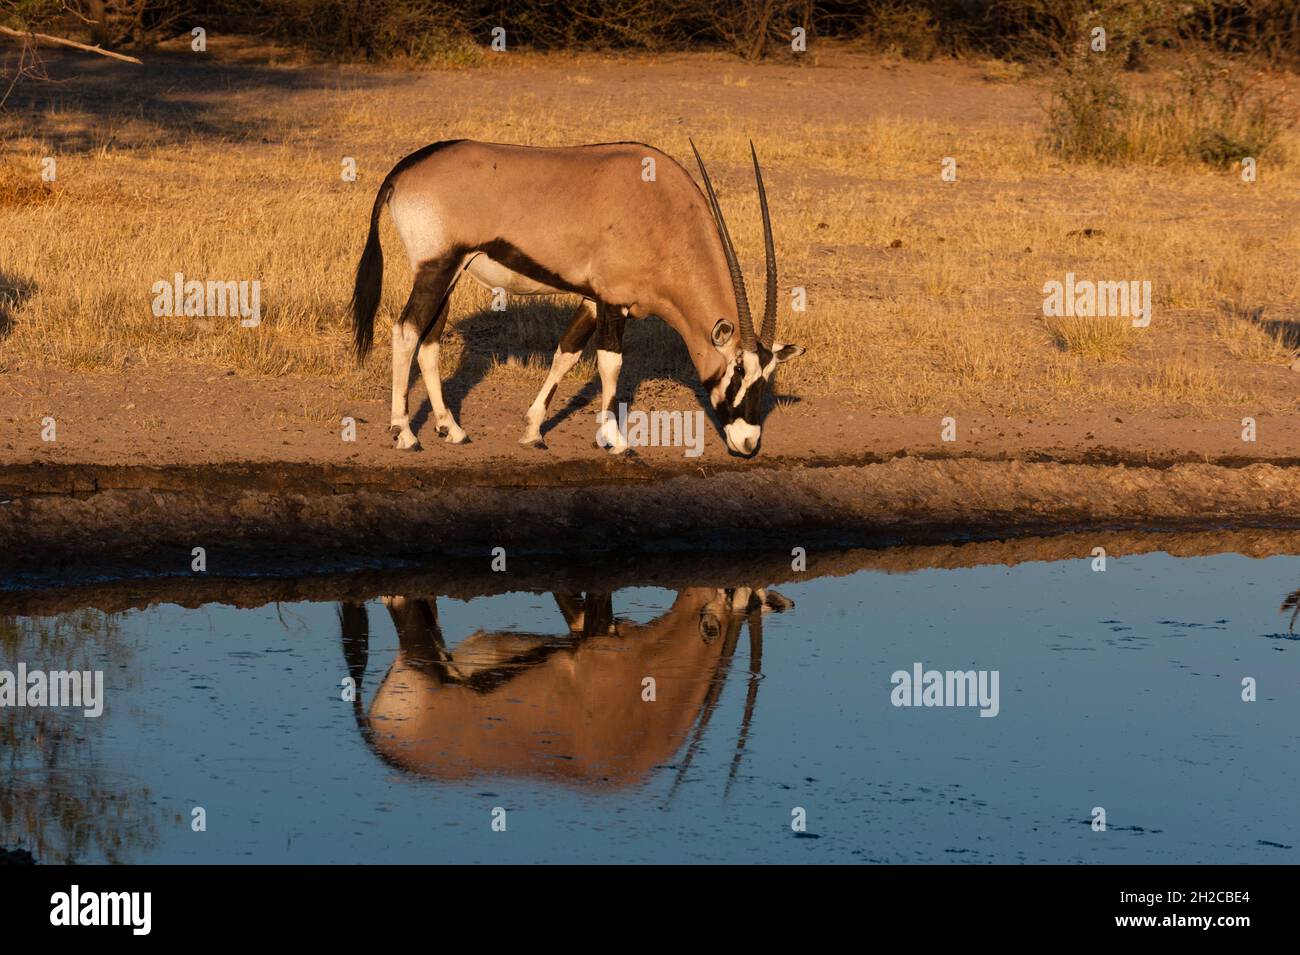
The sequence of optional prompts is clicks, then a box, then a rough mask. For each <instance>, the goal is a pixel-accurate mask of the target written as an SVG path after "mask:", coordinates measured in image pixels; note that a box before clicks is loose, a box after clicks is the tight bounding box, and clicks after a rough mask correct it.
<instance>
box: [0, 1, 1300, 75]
mask: <svg viewBox="0 0 1300 955" xmlns="http://www.w3.org/2000/svg"><path fill="white" fill-rule="evenodd" d="M198 20H201V21H202V25H206V26H208V27H209V28H216V27H219V28H221V29H223V30H226V31H230V30H236V31H238V32H241V33H248V34H252V35H258V36H262V37H266V38H273V39H275V40H277V41H279V42H282V43H288V44H294V45H297V46H300V47H302V48H305V49H309V50H313V51H315V52H318V53H320V54H324V55H328V56H333V57H343V58H349V59H369V60H393V59H416V60H441V59H445V58H447V57H452V58H457V57H464V56H467V55H472V54H473V51H474V50H476V49H479V48H481V46H482V45H483V44H485V43H486V42H487V39H488V37H489V35H490V31H491V29H492V27H494V26H505V27H506V28H507V29H508V31H509V34H510V41H511V43H512V44H515V45H521V46H525V47H531V48H534V49H556V48H571V47H574V46H577V45H581V46H583V47H586V48H588V49H590V48H593V47H594V48H601V49H640V50H665V49H678V50H680V49H688V48H691V49H693V48H700V47H706V48H721V49H727V50H731V51H734V52H735V53H737V54H739V55H741V56H743V57H746V58H748V59H756V58H760V57H764V56H777V55H783V54H788V53H789V48H790V31H791V28H792V27H793V26H794V25H799V26H802V27H804V28H805V29H806V30H807V31H808V35H809V36H810V37H814V36H822V37H834V38H837V39H843V40H854V41H860V42H861V43H863V44H864V45H867V46H870V47H873V48H876V49H880V50H892V51H895V52H897V53H899V54H900V55H901V56H904V57H907V58H909V59H919V60H925V59H929V58H931V57H933V56H936V55H939V54H947V55H960V54H969V53H980V54H986V55H991V56H997V57H1001V58H1010V59H1016V60H1024V61H1034V60H1041V59H1058V60H1059V59H1064V58H1066V57H1068V56H1069V55H1070V54H1071V53H1072V51H1074V50H1075V49H1076V48H1077V47H1078V45H1079V44H1080V42H1082V41H1084V40H1086V38H1087V31H1088V28H1089V27H1090V25H1091V24H1092V22H1094V21H1096V22H1104V23H1105V24H1106V25H1107V27H1108V29H1110V30H1111V33H1112V39H1113V40H1114V41H1115V42H1118V43H1120V44H1122V46H1123V47H1124V49H1125V50H1126V55H1127V65H1128V66H1129V67H1130V68H1133V67H1140V66H1141V65H1142V64H1143V63H1144V61H1145V60H1146V58H1147V56H1148V55H1149V54H1150V52H1151V51H1153V50H1159V49H1169V48H1178V49H1184V48H1186V47H1187V46H1188V45H1189V44H1196V45H1200V46H1204V47H1206V48H1209V49H1212V50H1215V51H1218V52H1222V53H1230V54H1240V53H1250V54H1253V55H1257V56H1260V57H1262V58H1264V59H1265V60H1267V61H1268V62H1270V63H1273V64H1277V65H1295V63H1296V62H1297V60H1300V0H728V2H726V3H717V2H715V0H2V2H0V23H7V24H8V25H10V26H14V27H31V28H41V29H44V28H49V27H54V28H56V29H61V30H63V31H65V33H64V35H66V34H67V31H76V32H79V33H88V34H90V35H91V36H92V37H93V39H94V41H95V42H97V43H101V44H103V45H105V46H120V47H137V48H138V47H147V46H150V45H152V44H154V43H157V42H160V41H161V40H165V39H167V38H168V37H171V36H176V35H178V34H179V33H181V32H186V31H188V29H189V28H190V26H192V25H193V24H194V23H195V22H196V21H198Z"/></svg>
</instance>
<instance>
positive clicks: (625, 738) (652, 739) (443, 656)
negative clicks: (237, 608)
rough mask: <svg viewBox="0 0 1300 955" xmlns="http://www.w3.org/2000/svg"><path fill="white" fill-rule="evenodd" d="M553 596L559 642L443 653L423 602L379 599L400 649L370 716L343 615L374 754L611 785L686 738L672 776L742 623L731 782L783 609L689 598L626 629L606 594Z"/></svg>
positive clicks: (470, 643) (357, 617) (355, 620)
mask: <svg viewBox="0 0 1300 955" xmlns="http://www.w3.org/2000/svg"><path fill="white" fill-rule="evenodd" d="M554 597H555V602H556V603H557V604H558V605H559V608H560V612H561V613H562V614H563V615H564V619H565V621H566V623H567V624H568V633H567V634H563V635H542V634H531V633H484V632H482V631H479V632H476V633H474V634H472V635H471V636H469V637H467V638H466V639H465V640H463V641H462V642H461V643H460V644H459V645H457V646H456V647H455V649H454V650H448V649H447V648H446V646H445V645H444V643H443V635H442V630H441V627H440V626H439V623H438V610H437V603H436V601H435V600H430V599H408V598H405V597H384V598H382V600H383V603H384V606H385V607H387V609H388V612H389V614H390V615H391V617H392V619H393V624H394V626H395V627H396V629H397V636H398V640H399V642H400V648H399V650H398V652H397V658H396V659H395V660H394V661H393V665H392V666H391V667H390V668H389V670H388V673H387V674H385V676H384V679H383V682H382V683H381V684H380V685H379V688H378V689H377V690H376V691H375V693H374V697H373V699H372V700H371V702H370V706H369V710H368V711H367V709H366V707H365V705H364V704H363V702H362V697H363V692H362V685H361V684H362V676H363V674H364V673H365V669H366V660H367V656H368V646H369V617H368V615H367V612H366V608H365V606H364V605H362V604H354V603H345V604H341V605H340V607H339V618H340V622H341V626H342V631H343V651H344V656H345V657H346V658H347V663H348V670H349V672H350V674H351V676H352V678H353V679H354V680H355V681H356V686H357V691H356V703H355V705H356V715H357V725H358V726H359V727H360V728H361V731H362V734H363V735H364V736H365V738H366V740H367V742H368V743H369V744H370V746H371V747H372V748H373V749H374V750H375V752H376V753H378V754H379V755H380V756H381V757H383V758H384V759H385V760H386V761H388V762H389V763H391V764H393V765H394V766H397V767H399V768H401V769H403V770H408V771H411V772H416V773H419V774H421V775H425V776H431V777H434V778H439V779H461V778H468V777H472V776H478V775H505V776H542V777H547V778H551V779H555V780H558V781H563V782H569V783H576V784H588V783H606V784H613V785H618V784H626V783H631V782H635V781H637V780H639V779H641V778H643V777H645V776H646V775H647V774H648V773H649V772H650V771H651V770H652V769H653V768H654V767H655V766H657V765H660V764H662V763H665V762H668V761H670V760H672V758H673V756H674V754H675V753H676V752H677V751H678V749H679V748H680V747H681V746H682V744H683V743H684V742H685V741H686V739H687V737H688V736H690V735H692V734H691V730H692V727H694V734H693V736H692V738H691V742H690V746H689V748H688V750H687V753H686V756H685V757H684V759H683V761H682V763H681V764H680V765H679V767H678V769H679V772H680V773H682V774H684V773H685V771H686V769H687V767H688V766H689V765H690V761H691V759H692V758H693V757H694V754H695V751H696V749H697V747H698V746H699V743H700V740H701V738H702V737H703V734H704V729H705V727H706V726H707V725H708V722H709V718H710V716H711V715H712V713H713V710H714V708H715V707H716V706H717V703H718V698H719V696H720V695H721V693H722V686H723V682H724V680H725V679H726V671H727V668H728V666H729V665H730V662H731V657H732V655H733V654H734V653H735V650H736V645H737V643H738V642H739V639H740V631H741V626H742V624H744V623H748V626H749V642H750V684H749V692H748V695H747V698H746V702H745V713H744V718H743V722H742V726H741V730H740V735H739V738H738V740H737V744H736V753H735V757H734V758H733V761H732V766H731V774H732V776H733V777H734V775H735V772H736V769H737V767H738V766H739V761H740V757H741V752H742V747H743V745H744V742H745V738H746V737H747V735H748V733H749V725H750V721H751V719H752V717H753V711H754V704H755V702H756V700H757V694H758V680H759V678H760V672H759V671H760V667H761V663H762V645H763V644H762V641H763V633H762V615H763V613H765V612H767V611H769V610H775V611H784V610H786V609H788V608H790V607H792V606H793V603H791V602H790V601H789V600H787V599H785V598H784V597H782V596H781V595H780V594H778V593H776V592H775V591H772V590H766V591H765V590H751V589H749V588H737V589H734V590H722V589H718V588H712V587H698V588H690V589H687V590H682V591H679V592H678V594H677V597H676V599H675V600H674V601H673V604H672V606H671V607H669V608H668V610H667V611H665V612H664V613H663V614H662V615H660V616H659V617H657V618H655V619H654V620H652V621H650V622H649V623H645V624H638V623H633V622H630V621H627V620H621V619H618V618H616V617H615V616H614V613H613V600H612V597H611V595H610V594H608V593H605V594H597V593H588V594H586V595H585V596H583V595H581V594H576V593H567V594H561V593H557V594H555V595H554ZM646 677H652V678H653V679H654V681H655V683H654V690H655V698H654V700H653V701H647V700H646V699H644V698H643V694H644V683H643V681H644V680H645V678H646ZM679 779H680V776H679Z"/></svg>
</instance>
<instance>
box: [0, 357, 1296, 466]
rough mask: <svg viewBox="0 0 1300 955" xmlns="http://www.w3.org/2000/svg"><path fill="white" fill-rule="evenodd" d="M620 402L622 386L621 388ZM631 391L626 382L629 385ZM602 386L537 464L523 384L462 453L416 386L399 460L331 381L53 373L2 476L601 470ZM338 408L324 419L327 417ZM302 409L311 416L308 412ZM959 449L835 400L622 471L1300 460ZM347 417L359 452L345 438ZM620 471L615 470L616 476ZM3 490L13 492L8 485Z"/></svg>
mask: <svg viewBox="0 0 1300 955" xmlns="http://www.w3.org/2000/svg"><path fill="white" fill-rule="evenodd" d="M654 384H655V386H656V388H655V389H654V390H655V392H656V393H655V394H646V393H645V390H642V391H641V392H640V393H638V394H636V395H635V397H633V396H632V395H628V394H624V395H622V396H621V397H622V398H624V399H626V398H633V403H632V406H631V407H632V408H633V410H637V409H641V410H647V411H649V410H653V409H656V408H658V409H674V408H675V409H678V410H683V411H692V410H699V409H700V407H701V406H700V404H699V401H698V400H697V398H696V396H694V395H692V394H691V392H690V391H689V390H688V389H686V388H685V387H683V386H680V385H675V386H674V385H669V386H665V385H664V383H661V382H656V383H654ZM623 387H624V390H625V392H626V391H630V390H631V388H630V387H629V383H628V382H624V383H623ZM632 387H634V384H633V386H632ZM597 391H598V386H597V384H596V383H595V382H594V381H593V382H588V383H587V384H586V385H581V384H580V383H578V382H574V381H571V380H570V381H566V382H564V383H562V384H561V387H560V390H559V392H558V393H557V395H556V398H555V401H554V403H553V405H552V415H551V419H550V421H549V423H548V425H547V426H546V428H545V429H544V434H545V438H546V442H547V446H548V447H547V449H546V450H534V449H524V448H521V447H519V445H518V444H517V441H518V438H519V437H520V435H521V434H522V433H523V426H522V412H523V409H524V408H526V407H527V405H528V404H529V403H530V402H531V401H532V398H533V395H534V392H533V390H532V386H531V385H529V384H527V383H525V382H510V381H500V380H498V381H492V380H488V381H485V382H483V383H481V384H479V385H478V386H476V387H475V388H474V389H473V390H472V391H470V392H469V393H468V394H466V395H455V394H449V401H450V402H451V406H452V407H453V409H457V410H458V418H459V420H460V422H461V425H462V427H464V428H465V430H466V431H467V432H468V433H469V435H470V442H469V443H467V444H464V445H459V446H454V445H448V444H446V443H445V442H443V441H441V440H439V439H438V438H437V437H436V435H435V434H434V433H433V428H432V427H431V426H430V425H429V424H428V421H427V419H428V410H429V407H428V402H427V400H426V399H425V398H424V392H423V387H422V386H420V385H417V386H416V387H415V390H414V391H413V393H412V408H413V409H415V410H414V415H413V417H414V426H415V430H416V432H417V434H420V435H422V443H423V450H422V451H419V452H414V453H411V452H399V451H396V450H394V449H393V448H392V446H391V441H390V439H389V436H388V407H387V402H386V401H383V400H379V399H373V400H349V399H348V398H346V397H345V396H344V395H343V394H340V389H339V388H338V387H337V386H334V385H332V384H330V383H329V382H323V381H320V380H316V379H306V378H304V379H279V380H266V379H256V378H248V377H240V376H235V375H233V374H230V373H226V372H220V371H216V370H210V371H206V372H205V371H204V370H202V369H197V370H196V369H193V368H178V369H142V370H139V371H132V372H130V373H128V374H123V375H109V374H104V373H77V372H70V371H62V370H54V369H51V370H47V371H44V372H16V373H12V374H9V375H7V376H4V377H3V378H0V394H4V395H5V401H4V410H3V411H0V465H15V464H22V463H43V464H51V465H71V464H96V465H149V466H169V465H181V466H195V465H208V464H232V463H238V462H280V461H285V462H311V463H314V464H320V465H327V464H328V465H336V466H348V465H351V466H367V467H381V468H393V469H402V470H413V471H416V472H421V473H423V472H433V471H437V472H441V473H442V474H443V476H444V477H449V476H451V475H454V473H455V472H457V471H462V470H465V471H469V472H475V473H478V472H483V471H496V472H499V473H501V474H503V475H504V474H509V473H510V472H512V471H516V470H518V471H524V470H526V471H530V472H533V471H536V472H539V473H545V472H546V471H548V470H550V469H552V468H554V467H555V466H556V465H561V464H565V463H568V462H579V463H580V464H582V465H584V466H587V465H590V466H592V467H598V468H603V467H604V466H605V465H604V464H602V462H603V461H605V459H606V458H607V457H608V455H607V454H606V452H604V451H601V450H599V449H597V448H595V447H594V446H593V441H594V438H595V432H596V408H597V405H596V401H597V399H598V394H597ZM330 408H332V409H333V412H332V413H331V412H329V411H328V410H326V409H330ZM304 409H310V410H309V411H308V412H307V413H306V414H305V413H304ZM47 415H52V416H54V417H55V421H56V440H55V441H53V442H45V441H43V440H42V439H41V431H42V424H41V422H42V419H43V418H45V416H47ZM952 416H953V417H955V418H956V419H957V440H956V441H951V442H948V441H943V440H941V430H942V426H941V421H940V419H938V418H921V417H898V416H890V415H883V414H881V415H876V414H871V413H869V412H864V411H863V410H861V409H860V408H857V407H855V406H854V403H853V402H851V401H847V400H841V399H837V398H835V397H833V396H816V395H812V396H807V397H799V396H794V395H792V396H789V398H788V401H787V403H784V404H783V406H781V407H778V408H777V409H775V410H774V411H773V413H772V415H771V416H770V418H769V420H768V422H767V426H766V427H765V430H764V435H763V447H762V450H761V452H760V454H759V455H758V456H757V457H755V458H753V459H751V460H750V461H744V460H743V459H739V458H736V457H735V456H733V455H731V454H729V453H728V452H727V449H726V445H725V443H724V442H723V440H722V438H721V435H720V434H719V433H718V431H717V429H716V428H715V427H714V426H713V424H712V423H711V419H709V418H708V417H707V416H706V418H705V431H704V441H703V453H702V454H701V455H700V456H699V457H687V456H686V454H685V449H683V448H680V447H667V448H662V447H644V448H640V449H638V452H637V456H636V459H635V460H630V461H628V462H626V464H627V467H626V468H625V469H624V470H625V471H627V472H628V473H629V477H630V478H633V479H634V478H635V476H636V475H637V474H638V473H640V474H643V475H644V474H645V473H647V470H646V469H649V471H650V472H666V473H673V472H682V471H695V470H696V469H698V468H700V467H705V468H711V469H719V468H744V467H762V466H771V465H774V464H791V463H796V462H800V463H849V462H859V461H874V460H882V459H886V458H890V457H894V456H896V455H900V454H910V455H944V456H949V455H973V456H976V457H980V458H986V459H999V458H1008V459H1016V460H1025V461H1040V460H1058V461H1066V462H1069V461H1094V462H1103V461H1112V462H1120V461H1122V462H1128V463H1135V464H1164V463H1170V462H1174V461H1205V462H1218V463H1229V464H1231V463H1241V462H1242V461H1245V460H1258V461H1270V462H1274V463H1288V462H1291V461H1294V460H1300V427H1297V424H1300V422H1297V421H1296V420H1294V419H1293V418H1291V417H1289V416H1261V417H1259V418H1258V419H1257V422H1256V424H1257V427H1256V440H1255V441H1254V442H1253V443H1251V442H1245V441H1243V440H1242V422H1241V420H1240V419H1230V420H1204V419H1200V418H1191V417H1189V418H1186V419H1178V418H1173V419H1170V418H1166V417H1157V416H1153V415H1132V414H1129V415H1127V416H1125V415H1122V414H1117V413H1115V412H1114V411H1112V410H1108V409H1097V410H1096V411H1094V412H1091V413H1087V412H1083V413H1072V414H1070V415H1060V416H1057V417H1047V418H1042V417H1039V418H1029V417H1025V418H1008V417H1006V416H1002V415H991V414H987V413H984V414H979V413H971V414H967V413H965V412H964V411H963V410H962V409H953V411H952ZM344 417H352V418H354V419H355V421H356V422H357V424H356V441H355V442H351V443H349V442H345V441H344V440H343V439H342V421H343V418H344ZM615 473H619V472H615ZM11 486H12V482H11Z"/></svg>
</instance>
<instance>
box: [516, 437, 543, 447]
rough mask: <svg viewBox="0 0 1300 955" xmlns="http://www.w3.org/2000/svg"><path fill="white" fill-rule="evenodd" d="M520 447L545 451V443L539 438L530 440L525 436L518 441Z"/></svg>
mask: <svg viewBox="0 0 1300 955" xmlns="http://www.w3.org/2000/svg"><path fill="white" fill-rule="evenodd" d="M519 444H520V446H521V447H525V448H536V449H537V450H538V451H545V450H546V442H545V441H544V440H542V439H541V438H530V437H528V436H527V435H525V436H524V437H522V438H520V439H519Z"/></svg>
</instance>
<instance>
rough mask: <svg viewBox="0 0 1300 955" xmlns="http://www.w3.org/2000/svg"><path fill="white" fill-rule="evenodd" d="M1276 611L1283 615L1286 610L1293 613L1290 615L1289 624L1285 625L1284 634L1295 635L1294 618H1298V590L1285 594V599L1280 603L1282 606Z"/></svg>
mask: <svg viewBox="0 0 1300 955" xmlns="http://www.w3.org/2000/svg"><path fill="white" fill-rule="evenodd" d="M1278 610H1279V612H1282V613H1285V612H1286V611H1288V610H1291V611H1293V612H1292V614H1291V622H1290V623H1288V624H1287V628H1286V632H1287V633H1295V621H1296V617H1297V616H1300V590H1293V591H1292V592H1291V593H1289V594H1287V595H1286V599H1285V600H1283V601H1282V606H1281V607H1280V608H1278Z"/></svg>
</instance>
